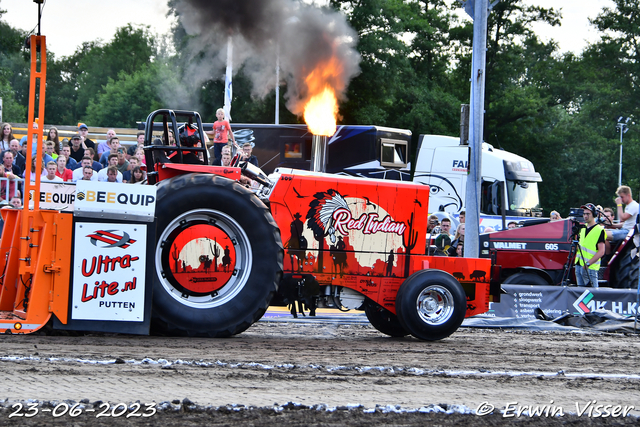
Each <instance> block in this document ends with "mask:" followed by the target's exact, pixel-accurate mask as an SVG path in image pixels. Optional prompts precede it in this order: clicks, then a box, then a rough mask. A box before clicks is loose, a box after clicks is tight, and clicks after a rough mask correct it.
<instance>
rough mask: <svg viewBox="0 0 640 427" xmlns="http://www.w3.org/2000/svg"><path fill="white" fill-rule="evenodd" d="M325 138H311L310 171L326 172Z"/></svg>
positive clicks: (321, 136) (314, 136) (316, 136)
mask: <svg viewBox="0 0 640 427" xmlns="http://www.w3.org/2000/svg"><path fill="white" fill-rule="evenodd" d="M326 169H327V137H326V136H323V135H313V136H312V137H311V171H312V172H326V171H327V170H326Z"/></svg>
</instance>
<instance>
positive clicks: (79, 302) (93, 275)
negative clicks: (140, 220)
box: [71, 222, 147, 322]
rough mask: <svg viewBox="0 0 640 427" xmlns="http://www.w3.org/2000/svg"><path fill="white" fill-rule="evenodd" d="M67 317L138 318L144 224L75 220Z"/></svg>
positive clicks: (141, 311) (142, 286)
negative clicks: (70, 293)
mask: <svg viewBox="0 0 640 427" xmlns="http://www.w3.org/2000/svg"><path fill="white" fill-rule="evenodd" d="M74 240H75V242H74V244H75V247H74V251H75V252H74V260H73V261H74V262H73V265H74V267H73V268H74V270H73V295H72V302H73V304H72V311H71V318H72V319H76V320H117V321H133V322H142V321H144V297H145V268H146V250H147V241H146V240H147V225H146V224H100V223H87V222H85V223H76V224H75V239H74Z"/></svg>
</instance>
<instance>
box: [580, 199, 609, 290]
mask: <svg viewBox="0 0 640 427" xmlns="http://www.w3.org/2000/svg"><path fill="white" fill-rule="evenodd" d="M581 208H582V209H583V212H582V217H583V218H584V222H585V227H584V228H582V229H581V230H580V239H579V241H578V251H577V253H576V281H577V282H578V286H582V287H584V286H592V287H594V288H597V287H598V270H600V259H601V258H602V256H603V255H604V250H605V244H604V242H605V239H606V237H607V233H606V232H605V231H604V228H603V227H602V226H601V225H598V224H596V217H597V212H598V210H597V208H596V206H595V205H594V204H593V203H587V204H586V205H583V206H581Z"/></svg>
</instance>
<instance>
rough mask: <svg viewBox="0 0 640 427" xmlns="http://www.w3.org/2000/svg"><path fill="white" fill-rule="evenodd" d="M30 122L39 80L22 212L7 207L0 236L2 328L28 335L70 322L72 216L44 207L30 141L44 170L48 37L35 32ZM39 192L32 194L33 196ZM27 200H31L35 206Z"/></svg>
mask: <svg viewBox="0 0 640 427" xmlns="http://www.w3.org/2000/svg"><path fill="white" fill-rule="evenodd" d="M30 42H31V79H30V87H29V117H28V121H29V123H34V122H35V100H36V92H37V91H36V86H37V84H39V91H38V92H39V99H38V101H39V102H38V114H39V118H40V120H39V122H40V123H39V125H38V127H37V128H36V129H33V128H30V129H29V130H28V135H27V138H28V139H27V141H28V142H27V147H28V148H27V159H26V160H27V161H26V172H25V176H26V177H27V179H26V180H25V188H24V193H25V194H24V200H25V204H24V207H23V208H22V209H21V210H16V209H11V208H3V209H2V210H1V214H2V217H3V218H4V222H5V223H4V229H3V233H2V238H1V239H0V271H2V272H3V273H2V276H1V277H0V279H1V284H0V286H1V287H0V332H1V333H30V332H35V331H37V330H38V329H40V328H42V327H43V326H45V325H46V324H47V322H48V321H49V319H50V318H51V314H52V313H55V315H56V317H58V319H60V321H61V322H62V323H67V315H68V305H69V281H70V267H71V247H72V236H73V216H72V215H71V214H68V213H60V212H57V211H41V210H40V198H39V197H37V195H38V194H39V190H40V174H39V173H36V174H35V176H36V179H35V182H34V183H32V182H31V181H30V179H28V178H29V177H30V176H31V172H32V171H31V160H32V145H31V144H33V143H34V142H33V141H34V136H35V141H36V142H35V143H36V144H37V147H36V157H37V158H36V171H38V170H41V168H42V146H41V144H40V142H41V141H42V134H43V125H44V100H45V89H46V73H47V61H46V38H45V36H35V35H32V36H31V39H30ZM32 194H33V195H36V196H34V197H31V195H32ZM29 199H32V200H33V209H31V208H30V206H29V205H30V204H29Z"/></svg>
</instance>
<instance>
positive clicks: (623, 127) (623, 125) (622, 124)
mask: <svg viewBox="0 0 640 427" xmlns="http://www.w3.org/2000/svg"><path fill="white" fill-rule="evenodd" d="M630 120H631V117H627V118H626V119H625V118H624V117H623V116H620V117H619V118H618V124H617V125H616V127H617V128H618V131H619V132H620V164H619V168H618V187H620V186H621V185H622V135H624V134H625V133H627V131H628V130H629V125H627V123H629V121H630Z"/></svg>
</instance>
